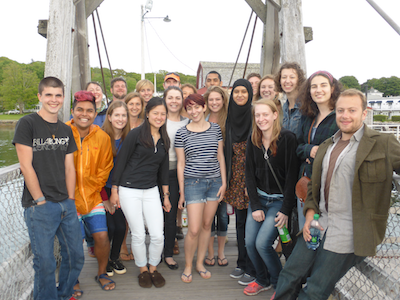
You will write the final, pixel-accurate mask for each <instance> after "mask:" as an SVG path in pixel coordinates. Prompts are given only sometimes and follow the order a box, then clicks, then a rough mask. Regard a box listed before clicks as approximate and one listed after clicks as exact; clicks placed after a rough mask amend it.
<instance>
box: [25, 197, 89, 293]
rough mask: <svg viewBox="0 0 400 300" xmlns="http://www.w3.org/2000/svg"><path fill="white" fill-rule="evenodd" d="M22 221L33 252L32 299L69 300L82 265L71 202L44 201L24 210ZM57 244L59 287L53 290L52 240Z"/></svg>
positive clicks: (82, 260)
mask: <svg viewBox="0 0 400 300" xmlns="http://www.w3.org/2000/svg"><path fill="white" fill-rule="evenodd" d="M24 217H25V222H26V225H27V227H28V233H29V238H30V240H31V247H32V253H33V269H34V270H35V279H34V291H33V297H34V299H35V300H36V299H40V300H47V299H49V300H54V299H60V300H64V299H70V297H71V295H72V294H73V287H74V285H75V282H76V280H77V279H78V276H79V274H80V272H81V270H82V267H83V264H84V256H83V247H82V235H81V228H80V225H79V221H78V217H77V214H76V207H75V202H74V201H73V200H70V199H66V200H64V201H61V202H58V203H54V202H51V201H47V202H46V203H45V204H43V205H35V206H31V207H28V208H26V209H25V211H24ZM56 235H57V237H58V240H59V241H60V245H61V256H62V261H61V266H60V274H59V286H58V288H57V287H56V280H55V270H56V261H55V259H54V253H53V252H54V237H55V236H56Z"/></svg>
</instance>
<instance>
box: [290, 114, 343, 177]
mask: <svg viewBox="0 0 400 300" xmlns="http://www.w3.org/2000/svg"><path fill="white" fill-rule="evenodd" d="M313 120H314V119H313V118H310V117H306V116H302V117H301V124H302V125H301V126H299V127H300V131H301V134H300V136H299V137H298V143H299V145H298V146H297V150H296V154H297V156H298V157H299V159H300V161H301V162H302V163H301V166H300V175H299V176H303V172H304V174H306V176H307V177H309V178H311V173H312V164H313V162H314V159H313V158H311V157H310V152H311V149H312V147H314V146H318V145H320V144H321V143H322V142H323V141H325V140H326V139H328V138H330V137H331V136H332V135H334V134H335V133H336V132H337V131H338V130H339V128H338V126H337V125H336V113H335V111H332V112H331V113H330V114H329V115H327V116H326V118H325V119H323V120H322V122H321V123H320V124H319V125H318V127H317V130H316V132H315V135H314V138H312V139H311V144H308V133H309V131H310V127H311V124H312V122H313ZM307 158H308V159H309V160H310V161H311V164H308V163H307V162H306V159H307Z"/></svg>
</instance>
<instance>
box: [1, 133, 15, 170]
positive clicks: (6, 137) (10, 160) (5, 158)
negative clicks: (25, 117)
mask: <svg viewBox="0 0 400 300" xmlns="http://www.w3.org/2000/svg"><path fill="white" fill-rule="evenodd" d="M13 138H14V126H0V168H2V167H6V166H9V165H13V164H16V163H17V162H18V158H17V152H16V151H15V147H14V145H13V144H12V143H11V142H12V140H13Z"/></svg>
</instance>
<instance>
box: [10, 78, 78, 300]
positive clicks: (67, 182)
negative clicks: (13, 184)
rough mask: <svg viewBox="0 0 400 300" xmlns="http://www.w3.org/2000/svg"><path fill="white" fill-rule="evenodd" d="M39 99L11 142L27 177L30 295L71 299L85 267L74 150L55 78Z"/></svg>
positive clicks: (25, 202)
mask: <svg viewBox="0 0 400 300" xmlns="http://www.w3.org/2000/svg"><path fill="white" fill-rule="evenodd" d="M38 98H39V101H40V102H41V103H42V107H41V108H40V110H39V111H38V112H37V113H34V114H30V115H27V116H25V117H23V118H21V119H20V120H19V121H18V123H17V125H16V127H15V135H14V140H13V144H14V145H15V147H16V150H17V155H18V160H19V162H20V167H21V171H22V174H23V175H24V179H25V182H24V191H23V195H22V206H23V207H24V208H25V211H24V218H25V222H26V225H27V227H28V233H29V237H30V240H31V247H32V252H33V255H34V257H33V268H34V270H35V280H34V292H33V297H34V299H41V300H42V299H70V297H71V295H72V294H73V286H74V284H75V282H76V280H77V278H78V276H79V274H80V272H81V270H82V267H83V263H84V255H83V248H82V239H81V234H80V225H79V221H78V217H77V212H76V208H75V200H74V196H75V167H74V156H73V152H74V151H75V150H76V149H77V148H76V144H75V140H74V137H73V135H72V131H71V128H69V127H68V126H67V125H65V124H64V123H62V122H61V121H59V120H58V111H59V110H60V109H61V107H62V104H63V102H64V85H63V83H62V82H61V81H60V80H59V79H57V78H55V77H46V78H44V79H42V81H41V82H40V83H39V93H38ZM56 235H57V237H58V239H59V241H60V245H61V255H62V262H61V267H60V273H59V285H58V287H57V286H56V281H55V269H56V262H55V259H54V254H53V245H54V238H55V236H56ZM71 299H75V298H73V297H71Z"/></svg>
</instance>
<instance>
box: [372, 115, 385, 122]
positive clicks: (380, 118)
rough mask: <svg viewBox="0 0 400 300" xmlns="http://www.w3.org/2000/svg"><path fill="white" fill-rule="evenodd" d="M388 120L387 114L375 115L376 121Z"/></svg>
mask: <svg viewBox="0 0 400 300" xmlns="http://www.w3.org/2000/svg"><path fill="white" fill-rule="evenodd" d="M386 120H387V116H385V115H375V116H374V121H378V122H385V121H386Z"/></svg>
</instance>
